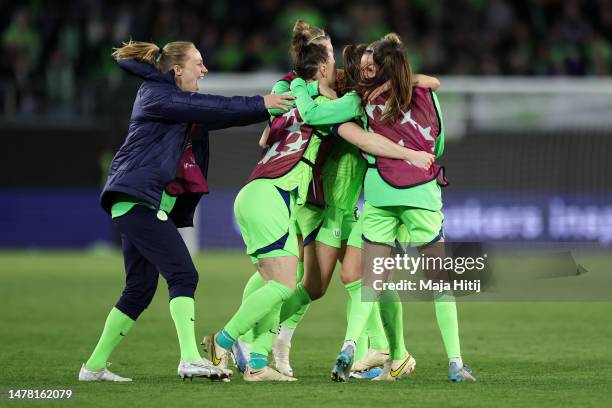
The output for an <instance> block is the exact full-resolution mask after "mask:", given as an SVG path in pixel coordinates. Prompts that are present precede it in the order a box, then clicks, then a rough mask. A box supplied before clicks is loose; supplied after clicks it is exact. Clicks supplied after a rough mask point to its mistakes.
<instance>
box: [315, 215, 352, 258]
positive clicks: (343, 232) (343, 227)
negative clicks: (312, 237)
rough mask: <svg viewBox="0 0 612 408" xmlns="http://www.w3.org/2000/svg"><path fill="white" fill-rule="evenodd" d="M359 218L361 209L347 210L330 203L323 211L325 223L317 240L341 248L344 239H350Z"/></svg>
mask: <svg viewBox="0 0 612 408" xmlns="http://www.w3.org/2000/svg"><path fill="white" fill-rule="evenodd" d="M358 218H359V210H358V209H357V208H355V210H353V211H347V210H343V209H340V208H338V207H334V206H331V205H328V206H326V207H325V211H324V212H323V225H321V229H320V230H319V233H318V234H317V241H319V242H321V243H323V244H325V245H329V246H331V247H334V248H341V247H342V241H346V240H348V239H349V236H350V235H351V231H352V230H353V227H354V226H355V224H356V223H357V219H358Z"/></svg>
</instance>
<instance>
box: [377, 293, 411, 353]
mask: <svg viewBox="0 0 612 408" xmlns="http://www.w3.org/2000/svg"><path fill="white" fill-rule="evenodd" d="M402 309H403V308H402V303H401V301H400V300H399V297H398V295H397V292H395V291H392V292H391V291H386V292H383V295H382V296H381V300H380V317H381V319H382V322H383V327H384V329H385V334H386V335H387V339H388V341H389V352H390V355H391V358H392V359H393V360H399V359H402V358H404V357H406V353H407V351H406V345H405V344H404V321H403V315H402V314H403V310H402Z"/></svg>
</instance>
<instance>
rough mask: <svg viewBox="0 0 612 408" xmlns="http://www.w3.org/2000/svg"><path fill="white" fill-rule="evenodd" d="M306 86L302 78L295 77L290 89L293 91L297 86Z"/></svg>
mask: <svg viewBox="0 0 612 408" xmlns="http://www.w3.org/2000/svg"><path fill="white" fill-rule="evenodd" d="M299 86H306V82H305V81H304V80H303V79H302V78H295V79H294V80H293V81H291V85H290V87H289V88H290V89H291V90H292V91H293V90H294V89H295V88H296V87H299Z"/></svg>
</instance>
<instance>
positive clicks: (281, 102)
mask: <svg viewBox="0 0 612 408" xmlns="http://www.w3.org/2000/svg"><path fill="white" fill-rule="evenodd" d="M263 98H264V105H265V106H266V109H282V110H284V111H285V112H288V111H289V109H290V108H294V107H295V104H294V103H292V102H291V100H292V99H295V97H293V96H291V95H276V94H270V95H264V97H263Z"/></svg>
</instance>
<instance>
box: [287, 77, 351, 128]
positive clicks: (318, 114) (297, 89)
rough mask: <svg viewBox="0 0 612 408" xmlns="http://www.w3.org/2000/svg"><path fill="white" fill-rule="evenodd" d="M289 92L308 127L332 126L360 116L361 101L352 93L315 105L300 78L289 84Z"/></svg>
mask: <svg viewBox="0 0 612 408" xmlns="http://www.w3.org/2000/svg"><path fill="white" fill-rule="evenodd" d="M291 92H292V93H293V96H295V105H296V107H297V109H298V111H299V112H300V116H301V117H302V119H303V120H304V122H306V123H307V124H309V125H313V126H318V125H333V124H336V123H343V122H346V121H349V120H352V119H354V118H357V117H359V116H360V115H361V100H360V99H359V96H358V95H357V94H356V93H354V92H349V93H347V94H346V95H344V96H343V97H342V98H338V99H334V100H332V101H329V102H327V103H323V104H320V105H317V104H316V103H315V102H314V101H313V100H312V98H311V97H310V95H308V91H307V88H306V82H305V81H304V80H303V79H302V78H296V79H294V80H293V81H292V82H291Z"/></svg>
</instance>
